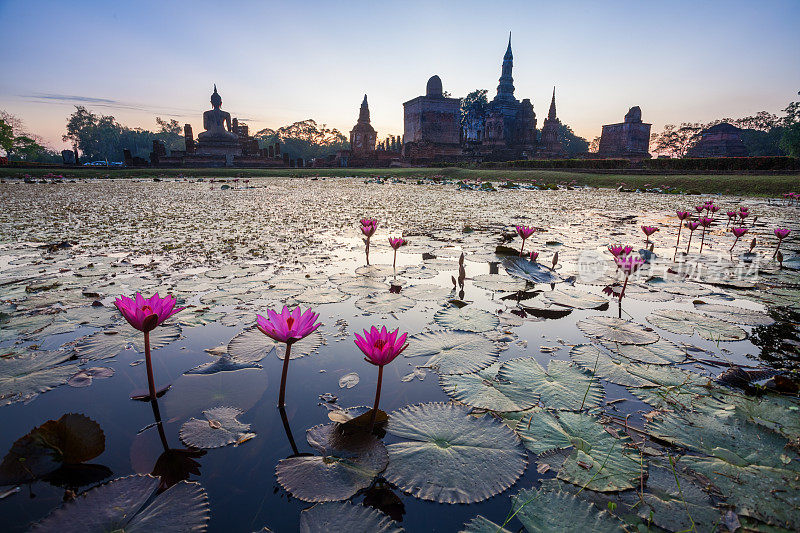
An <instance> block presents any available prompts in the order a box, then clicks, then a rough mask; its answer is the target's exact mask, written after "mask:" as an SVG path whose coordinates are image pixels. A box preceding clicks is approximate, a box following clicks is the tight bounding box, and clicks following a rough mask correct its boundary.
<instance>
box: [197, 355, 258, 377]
mask: <svg viewBox="0 0 800 533" xmlns="http://www.w3.org/2000/svg"><path fill="white" fill-rule="evenodd" d="M245 368H261V365H259V364H257V363H247V362H242V361H236V360H234V359H233V357H231V356H230V354H225V355H223V356H222V357H218V358H217V360H216V361H211V362H210V363H203V364H202V365H198V366H196V367H194V368H192V369H191V370H187V371H186V372H184V374H205V375H208V374H216V373H217V372H234V371H236V370H242V369H245Z"/></svg>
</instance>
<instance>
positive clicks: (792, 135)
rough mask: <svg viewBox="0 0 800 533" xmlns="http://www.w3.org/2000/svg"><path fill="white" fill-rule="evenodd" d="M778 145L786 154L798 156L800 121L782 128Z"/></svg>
mask: <svg viewBox="0 0 800 533" xmlns="http://www.w3.org/2000/svg"><path fill="white" fill-rule="evenodd" d="M778 145H779V146H780V147H781V150H783V151H784V152H785V153H786V155H788V156H791V157H800V122H795V123H794V124H792V125H791V126H788V127H786V128H783V134H782V135H781V140H780V141H779V142H778Z"/></svg>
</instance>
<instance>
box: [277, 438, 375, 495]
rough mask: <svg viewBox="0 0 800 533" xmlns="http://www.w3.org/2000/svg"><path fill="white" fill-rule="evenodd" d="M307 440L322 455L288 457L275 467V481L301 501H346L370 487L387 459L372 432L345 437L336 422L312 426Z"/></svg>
mask: <svg viewBox="0 0 800 533" xmlns="http://www.w3.org/2000/svg"><path fill="white" fill-rule="evenodd" d="M306 440H308V444H309V445H310V446H311V447H312V448H314V449H316V450H317V451H318V452H319V453H320V454H321V455H315V456H300V457H289V458H288V459H282V460H281V461H280V462H278V466H277V467H276V468H275V473H276V475H277V477H278V483H280V484H281V486H282V487H283V488H284V489H285V490H286V491H287V492H289V493H290V494H291V495H292V496H294V497H295V498H298V499H300V500H303V501H307V502H331V501H338V500H346V499H347V498H349V497H350V496H352V495H353V494H355V493H356V492H358V491H359V490H361V489H365V488H367V487H368V486H370V484H372V481H373V479H374V478H375V476H377V475H378V474H379V473H380V472H382V471H383V469H384V468H386V464H387V462H388V456H387V453H386V447H385V446H384V445H383V443H382V442H381V441H379V440H378V439H376V438H375V437H374V436H372V434H369V433H366V432H357V433H355V434H353V435H348V436H345V435H343V434H342V433H341V432H340V431H339V429H338V424H326V425H320V426H314V427H313V428H311V429H309V430H308V432H307V433H306Z"/></svg>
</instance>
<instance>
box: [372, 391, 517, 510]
mask: <svg viewBox="0 0 800 533" xmlns="http://www.w3.org/2000/svg"><path fill="white" fill-rule="evenodd" d="M386 431H387V432H388V433H391V434H392V435H396V436H398V437H401V438H405V439H408V440H406V441H403V442H398V443H394V444H389V445H388V446H387V449H388V451H389V466H388V467H387V469H386V473H385V474H384V475H385V477H386V479H387V480H388V481H389V482H391V483H393V484H395V485H397V486H398V487H399V488H400V489H401V490H403V491H404V492H407V493H409V494H411V495H412V496H414V497H416V498H420V499H423V500H429V501H437V502H441V503H473V502H479V501H483V500H485V499H487V498H490V497H491V496H494V495H495V494H499V493H501V492H503V491H504V490H506V489H508V487H510V486H511V485H513V484H514V483H515V482H516V480H517V479H519V477H520V476H521V475H522V473H523V472H524V471H525V467H526V462H527V461H526V457H525V452H524V449H523V448H522V447H521V446H520V442H519V438H517V436H516V435H515V434H514V432H513V431H511V430H510V429H509V428H508V427H506V426H505V425H503V424H502V423H500V422H498V421H497V420H495V419H493V418H491V417H488V416H483V417H474V416H470V414H469V410H468V409H467V408H465V407H461V406H458V405H452V404H443V403H428V404H418V405H410V406H407V407H403V408H401V409H398V410H397V411H394V412H393V413H391V415H390V417H389V423H388V425H387V426H386Z"/></svg>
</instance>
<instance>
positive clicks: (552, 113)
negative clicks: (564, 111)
mask: <svg viewBox="0 0 800 533" xmlns="http://www.w3.org/2000/svg"><path fill="white" fill-rule="evenodd" d="M547 118H548V119H550V120H553V119H555V118H556V88H555V86H553V99H552V100H551V101H550V112H549V113H548V114H547Z"/></svg>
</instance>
